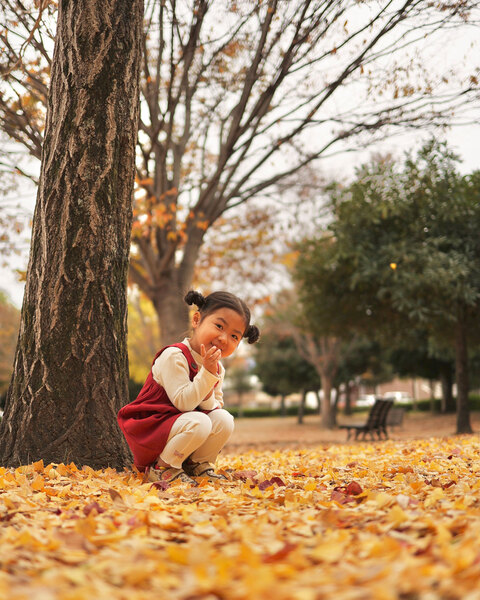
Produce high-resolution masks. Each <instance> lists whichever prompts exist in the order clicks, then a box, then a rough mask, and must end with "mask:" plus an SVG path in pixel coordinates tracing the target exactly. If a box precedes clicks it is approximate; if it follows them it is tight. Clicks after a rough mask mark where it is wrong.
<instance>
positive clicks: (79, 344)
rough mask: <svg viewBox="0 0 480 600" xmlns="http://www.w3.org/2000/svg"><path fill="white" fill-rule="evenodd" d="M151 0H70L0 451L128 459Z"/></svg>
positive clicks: (13, 459) (59, 41)
mask: <svg viewBox="0 0 480 600" xmlns="http://www.w3.org/2000/svg"><path fill="white" fill-rule="evenodd" d="M142 21H143V1H142V0H102V1H101V2H100V1H99V0H83V1H82V2H74V1H73V0H62V1H61V2H60V3H59V13H58V25H57V37H56V43H55V51H54V57H53V64H52V78H51V86H50V93H49V101H48V111H47V123H46V133H45V141H44V146H43V155H42V167H41V174H40V185H39V191H38V197H37V205H36V208H35V215H34V222H33V232H32V245H31V251H30V261H29V266H28V272H27V283H26V288H25V296H24V301H23V308H22V318H21V325H20V333H19V338H18V344H17V351H16V356H15V364H14V373H13V378H12V382H11V385H10V389H9V393H8V397H7V405H6V411H5V416H4V419H3V421H2V424H1V433H0V460H1V463H2V464H4V465H12V466H16V465H19V464H22V463H28V462H30V461H34V460H39V459H43V460H44V461H46V462H57V463H58V462H66V461H74V462H75V463H76V464H78V465H83V464H88V465H90V466H92V467H94V468H101V467H106V466H113V467H121V466H123V465H125V464H126V463H127V462H128V461H129V459H130V453H129V450H128V448H127V446H126V444H125V441H124V439H123V436H122V435H121V433H120V430H119V428H118V426H117V422H116V413H117V411H118V409H119V408H120V407H121V406H122V405H123V404H124V403H125V402H126V401H127V400H128V358H127V346H126V283H127V268H128V255H129V248H130V230H131V219H132V206H131V202H132V190H133V178H134V165H135V142H136V135H137V124H138V109H139V104H138V95H139V86H138V77H139V68H140V58H141V46H140V40H141V29H142Z"/></svg>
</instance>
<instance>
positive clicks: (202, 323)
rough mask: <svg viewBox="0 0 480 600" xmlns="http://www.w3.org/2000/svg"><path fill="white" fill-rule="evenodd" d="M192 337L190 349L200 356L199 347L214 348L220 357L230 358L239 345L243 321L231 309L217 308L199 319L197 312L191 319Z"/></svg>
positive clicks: (243, 328)
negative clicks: (218, 351) (220, 354)
mask: <svg viewBox="0 0 480 600" xmlns="http://www.w3.org/2000/svg"><path fill="white" fill-rule="evenodd" d="M192 327H193V330H194V331H193V335H192V338H191V340H190V343H191V346H192V348H193V349H194V350H195V351H196V352H198V353H199V354H200V348H201V345H202V344H203V346H205V350H209V349H210V348H213V347H214V346H215V347H216V348H218V350H220V351H221V353H222V357H223V358H226V357H227V356H230V355H231V354H232V353H233V352H234V351H235V349H236V348H237V346H238V344H239V343H240V341H241V339H242V337H243V334H244V331H245V321H244V319H243V317H242V316H241V315H239V314H238V313H237V312H236V311H234V310H232V309H231V308H219V309H218V310H216V311H215V312H213V313H211V314H209V315H207V316H206V317H204V319H203V320H202V319H201V315H200V313H199V312H198V311H197V312H196V313H195V314H194V315H193V319H192Z"/></svg>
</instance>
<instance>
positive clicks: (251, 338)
mask: <svg viewBox="0 0 480 600" xmlns="http://www.w3.org/2000/svg"><path fill="white" fill-rule="evenodd" d="M244 337H246V338H247V341H248V343H249V344H254V343H255V342H257V341H258V338H259V337H260V330H259V329H258V327H257V326H256V325H249V326H248V329H247V331H246V332H245V335H244Z"/></svg>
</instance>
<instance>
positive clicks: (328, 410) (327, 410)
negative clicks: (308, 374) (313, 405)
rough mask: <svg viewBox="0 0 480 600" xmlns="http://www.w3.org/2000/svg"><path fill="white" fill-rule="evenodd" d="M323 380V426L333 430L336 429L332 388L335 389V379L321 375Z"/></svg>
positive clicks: (324, 374)
mask: <svg viewBox="0 0 480 600" xmlns="http://www.w3.org/2000/svg"><path fill="white" fill-rule="evenodd" d="M320 377H321V380H322V390H323V399H322V418H321V425H322V427H325V428H326V429H333V428H334V427H335V417H334V415H333V411H332V402H331V399H332V388H333V377H330V376H329V375H327V374H326V373H323V374H320Z"/></svg>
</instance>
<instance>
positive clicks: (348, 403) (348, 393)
mask: <svg viewBox="0 0 480 600" xmlns="http://www.w3.org/2000/svg"><path fill="white" fill-rule="evenodd" d="M345 414H346V415H351V414H352V387H351V385H350V382H349V381H347V383H346V384H345Z"/></svg>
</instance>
